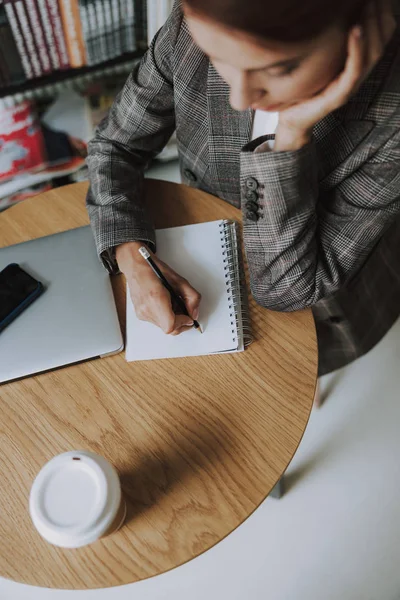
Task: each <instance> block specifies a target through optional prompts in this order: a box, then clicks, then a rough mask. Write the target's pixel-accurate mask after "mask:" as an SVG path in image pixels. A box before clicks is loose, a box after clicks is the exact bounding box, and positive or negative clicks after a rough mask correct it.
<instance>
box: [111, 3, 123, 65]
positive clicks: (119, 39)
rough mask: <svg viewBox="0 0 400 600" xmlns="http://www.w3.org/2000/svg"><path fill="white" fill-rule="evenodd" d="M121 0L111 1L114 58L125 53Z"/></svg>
mask: <svg viewBox="0 0 400 600" xmlns="http://www.w3.org/2000/svg"><path fill="white" fill-rule="evenodd" d="M122 8H123V6H122V0H111V14H112V19H113V44H114V47H115V53H116V56H120V55H121V54H123V53H124V52H125V30H124V21H123V18H122V14H123V12H122Z"/></svg>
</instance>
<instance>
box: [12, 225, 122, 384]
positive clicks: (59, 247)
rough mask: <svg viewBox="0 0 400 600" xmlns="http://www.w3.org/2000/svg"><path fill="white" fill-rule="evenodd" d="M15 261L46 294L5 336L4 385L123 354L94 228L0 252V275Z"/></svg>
mask: <svg viewBox="0 0 400 600" xmlns="http://www.w3.org/2000/svg"><path fill="white" fill-rule="evenodd" d="M10 263H18V264H19V265H20V267H22V269H24V270H26V271H27V272H28V273H29V274H30V275H32V276H33V277H35V278H36V279H38V280H39V281H41V282H42V283H43V285H44V288H45V291H44V293H43V294H42V295H41V296H40V297H39V298H38V299H37V300H35V302H34V303H33V304H32V305H31V306H29V307H28V308H27V309H26V310H25V311H24V312H23V313H22V314H21V315H19V316H18V317H17V318H16V320H15V321H13V322H12V323H11V324H10V325H9V326H8V327H6V328H5V329H4V330H3V331H2V332H0V382H5V381H9V380H12V379H17V378H20V377H25V376H27V375H31V374H34V373H39V372H41V371H47V370H49V369H54V368H56V367H60V366H65V365H68V364H71V363H75V362H79V361H84V360H88V359H90V358H95V357H98V356H104V355H107V354H111V353H115V352H118V351H120V350H122V348H123V339H122V335H121V329H120V326H119V321H118V316H117V311H116V307H115V302H114V295H113V292H112V288H111V282H110V277H109V275H108V273H107V272H106V270H105V269H104V267H103V266H102V265H101V263H100V261H99V259H98V257H97V252H96V248H95V244H94V240H93V235H92V231H91V229H90V227H80V228H78V229H72V230H69V231H65V232H63V233H59V234H55V235H51V236H47V237H43V238H39V239H36V240H32V241H29V242H24V243H22V244H17V245H15V246H9V247H7V248H0V271H1V270H2V269H4V268H5V267H6V266H7V265H8V264H10Z"/></svg>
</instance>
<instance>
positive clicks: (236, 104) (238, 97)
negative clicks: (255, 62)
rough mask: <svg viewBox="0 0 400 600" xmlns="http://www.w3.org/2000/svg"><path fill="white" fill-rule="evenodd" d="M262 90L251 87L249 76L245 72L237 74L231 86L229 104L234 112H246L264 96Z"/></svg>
mask: <svg viewBox="0 0 400 600" xmlns="http://www.w3.org/2000/svg"><path fill="white" fill-rule="evenodd" d="M264 95H265V92H264V91H263V90H260V89H257V88H254V86H252V85H251V81H250V78H249V75H248V74H247V73H246V72H243V73H238V75H237V76H236V78H235V81H234V82H233V83H232V84H231V93H230V103H231V106H232V108H233V109H235V110H246V108H249V106H251V105H252V104H254V103H255V102H257V101H258V100H259V99H260V98H261V96H264Z"/></svg>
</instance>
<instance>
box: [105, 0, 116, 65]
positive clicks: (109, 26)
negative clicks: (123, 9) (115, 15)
mask: <svg viewBox="0 0 400 600" xmlns="http://www.w3.org/2000/svg"><path fill="white" fill-rule="evenodd" d="M103 9H104V30H105V38H106V49H107V56H108V58H114V57H115V56H118V54H116V53H115V47H114V44H113V34H114V25H113V19H112V12H111V0H103Z"/></svg>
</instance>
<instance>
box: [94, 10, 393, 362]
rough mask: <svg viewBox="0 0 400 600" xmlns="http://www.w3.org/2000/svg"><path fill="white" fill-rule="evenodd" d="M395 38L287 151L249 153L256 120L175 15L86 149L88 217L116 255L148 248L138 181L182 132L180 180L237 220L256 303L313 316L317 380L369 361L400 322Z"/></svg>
mask: <svg viewBox="0 0 400 600" xmlns="http://www.w3.org/2000/svg"><path fill="white" fill-rule="evenodd" d="M399 41H400V32H399V29H397V30H396V33H395V35H394V37H393V38H392V40H391V42H390V44H389V46H388V47H387V50H386V52H385V55H384V56H383V58H382V59H381V61H380V62H379V64H378V65H377V66H376V68H375V69H374V70H373V72H372V73H371V75H370V76H369V78H368V79H367V81H366V82H365V83H364V84H363V85H362V87H361V89H360V90H359V92H358V93H357V95H356V96H354V97H353V98H352V99H351V101H350V102H349V103H348V104H347V105H345V106H344V107H342V108H340V109H339V110H337V111H335V112H334V113H331V114H330V115H329V116H327V117H326V118H325V119H323V120H322V121H321V122H319V123H318V124H317V125H316V126H315V128H314V136H313V141H312V142H311V143H310V144H308V145H307V146H305V147H303V148H301V149H300V150H297V151H293V152H262V153H255V152H254V149H255V148H256V147H257V146H258V145H259V144H260V143H262V142H263V141H265V140H266V139H267V136H264V137H261V138H258V139H257V140H254V141H250V138H251V128H252V119H253V112H252V111H251V110H246V111H243V112H236V111H234V110H233V109H232V108H231V107H230V105H229V89H228V86H227V84H226V83H225V82H224V81H223V80H222V79H221V77H220V76H219V75H218V73H217V72H216V71H215V69H214V68H213V66H212V65H211V63H210V62H209V60H208V59H207V56H205V55H204V54H203V53H202V52H201V51H200V50H199V49H198V48H197V47H196V46H195V44H194V42H193V40H192V38H191V36H190V33H189V30H188V27H187V25H186V23H185V20H184V18H183V16H182V11H181V7H180V4H179V2H178V3H177V4H176V5H175V7H174V10H173V13H172V14H171V16H170V18H169V19H168V21H167V23H166V25H165V26H164V27H163V28H162V29H161V30H160V31H159V32H158V34H157V35H156V37H155V39H154V40H153V43H152V44H151V47H150V49H149V51H148V52H147V54H146V55H145V56H144V58H143V60H142V61H141V63H140V65H139V66H137V67H135V68H134V70H133V72H132V73H131V75H130V76H129V78H128V80H127V82H126V84H125V86H124V88H123V90H122V91H121V93H120V94H119V96H118V97H117V99H116V101H115V103H114V105H113V107H112V109H111V111H110V113H109V116H108V117H107V118H106V119H105V120H104V121H103V123H102V124H101V125H100V126H99V128H98V130H97V132H96V135H95V137H94V139H93V140H92V141H91V142H90V144H89V157H88V165H89V173H90V181H91V186H90V191H89V193H88V197H87V206H88V211H89V215H90V219H91V223H92V227H93V231H94V235H95V239H96V244H97V249H98V252H99V255H100V257H101V258H102V260H103V262H104V264H105V265H106V267H107V268H108V269H109V270H110V272H116V271H117V270H118V267H117V265H116V264H115V260H114V258H113V257H114V254H113V249H114V248H115V246H117V245H118V244H121V243H123V242H127V241H130V240H143V241H145V242H147V243H149V244H150V245H151V246H153V247H154V230H153V226H152V223H151V222H150V220H149V217H148V215H147V213H146V208H145V206H144V205H143V201H142V186H143V172H144V169H145V168H146V166H147V165H148V163H149V161H151V160H152V159H153V158H154V157H155V156H156V155H157V153H158V152H159V151H160V150H161V149H162V148H163V147H164V145H165V144H166V143H167V141H168V139H169V138H170V136H171V135H172V133H173V132H174V131H175V130H176V134H177V140H178V147H179V155H180V166H181V174H182V179H183V181H184V182H185V183H187V184H188V185H190V186H193V187H196V188H199V189H202V190H205V191H206V192H209V193H211V194H214V195H216V196H219V197H220V198H222V199H224V200H226V201H227V202H229V203H231V204H233V205H234V206H237V207H241V208H242V210H243V235H244V243H245V249H246V255H247V261H248V265H249V272H250V280H251V291H252V294H253V296H254V297H255V299H256V301H257V302H258V303H259V304H261V305H262V306H265V307H266V308H269V309H272V310H277V311H294V310H298V309H302V308H305V307H312V310H313V313H314V317H315V322H316V328H317V335H318V346H319V373H320V374H324V373H327V372H329V371H332V370H334V369H337V368H339V367H342V366H343V365H345V364H347V363H349V362H350V361H352V360H354V359H355V358H357V357H359V356H361V355H362V354H364V353H365V352H367V351H368V350H369V349H370V348H372V347H373V346H374V345H375V344H376V342H377V341H378V340H380V339H381V337H382V336H383V335H384V334H385V333H386V332H387V331H388V329H389V328H390V327H391V325H392V324H393V322H394V321H395V320H396V318H397V317H398V315H399V312H400V130H399V128H400V52H399Z"/></svg>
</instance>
